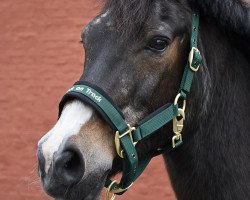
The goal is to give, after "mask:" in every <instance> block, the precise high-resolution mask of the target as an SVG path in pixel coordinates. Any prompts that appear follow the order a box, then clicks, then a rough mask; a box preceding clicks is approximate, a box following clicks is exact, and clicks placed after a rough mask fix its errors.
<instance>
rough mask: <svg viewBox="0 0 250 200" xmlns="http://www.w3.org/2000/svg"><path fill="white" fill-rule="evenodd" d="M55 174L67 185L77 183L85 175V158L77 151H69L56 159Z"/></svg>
mask: <svg viewBox="0 0 250 200" xmlns="http://www.w3.org/2000/svg"><path fill="white" fill-rule="evenodd" d="M55 173H56V175H57V176H58V178H59V179H61V180H62V181H63V183H65V184H73V183H77V182H78V181H80V180H81V178H82V176H83V174H84V162H83V158H82V156H81V154H80V152H78V151H77V150H67V151H64V152H62V153H61V154H60V155H57V156H56V157H55Z"/></svg>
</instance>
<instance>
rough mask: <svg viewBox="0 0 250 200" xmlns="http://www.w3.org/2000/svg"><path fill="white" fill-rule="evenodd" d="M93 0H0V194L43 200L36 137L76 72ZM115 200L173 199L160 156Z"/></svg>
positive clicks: (10, 199)
mask: <svg viewBox="0 0 250 200" xmlns="http://www.w3.org/2000/svg"><path fill="white" fill-rule="evenodd" d="M100 8H101V3H100V2H95V1H93V0H74V1H67V0H53V1H49V0H25V1H24V0H11V1H10V0H1V3H0V91H1V94H0V199H1V200H49V199H51V198H50V197H48V196H46V195H45V194H44V192H43V191H42V188H41V186H40V182H39V179H38V176H37V163H36V146H37V141H38V140H39V139H40V138H41V137H42V136H43V135H44V134H45V133H46V132H47V131H48V130H49V129H50V128H51V127H52V126H53V125H54V124H55V122H56V120H57V112H58V103H59V101H60V99H61V97H62V95H63V94H64V93H65V91H66V90H67V89H68V88H69V87H70V86H71V85H72V84H73V83H74V82H75V81H76V80H78V78H79V77H80V75H81V73H82V70H83V60H84V52H83V49H82V44H81V43H80V34H81V31H82V29H83V28H84V26H85V25H86V24H87V23H88V22H89V21H90V20H91V19H92V18H93V17H94V16H95V15H96V14H97V13H98V12H99V11H100ZM117 199H118V200H119V199H120V200H127V199H130V200H135V199H136V200H141V199H143V200H152V199H168V200H174V199H175V197H174V195H173V192H172V189H171V186H170V184H169V181H168V177H167V173H166V171H165V168H164V164H163V161H162V158H161V157H157V158H156V159H154V160H153V161H152V163H151V165H150V166H149V167H148V169H147V170H146V172H145V173H144V174H143V175H142V176H141V177H140V179H139V180H138V181H137V182H136V184H135V185H134V186H133V187H132V188H131V189H130V190H129V191H128V192H127V193H126V194H124V196H122V197H117Z"/></svg>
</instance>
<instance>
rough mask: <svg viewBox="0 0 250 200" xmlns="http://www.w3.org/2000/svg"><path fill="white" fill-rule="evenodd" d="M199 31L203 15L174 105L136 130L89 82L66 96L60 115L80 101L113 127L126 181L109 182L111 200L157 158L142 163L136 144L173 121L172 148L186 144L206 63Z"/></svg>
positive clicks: (195, 17)
mask: <svg viewBox="0 0 250 200" xmlns="http://www.w3.org/2000/svg"><path fill="white" fill-rule="evenodd" d="M198 28H199V14H198V13H196V12H193V13H192V33H191V41H190V46H191V47H190V48H191V51H190V53H189V58H188V62H187V65H186V67H185V70H184V73H183V77H182V81H181V84H180V88H179V92H178V94H177V96H176V98H175V101H174V103H172V104H166V105H164V106H163V107H161V108H159V109H158V110H156V111H155V112H153V113H152V114H150V115H149V116H147V117H146V118H145V119H144V120H142V121H141V122H139V123H138V124H137V125H136V126H135V127H132V126H131V125H129V124H127V123H126V121H125V118H124V116H123V114H122V112H121V111H120V109H119V108H118V107H117V106H116V105H115V104H114V103H113V101H112V99H111V98H110V97H109V96H108V95H107V94H106V93H105V92H104V91H103V90H102V89H101V88H99V87H97V86H95V85H92V84H91V83H89V82H85V81H78V82H76V83H75V84H74V85H73V87H72V88H70V89H69V90H68V91H67V93H66V94H65V95H64V96H63V98H62V100H61V102H60V105H59V116H60V114H61V112H62V109H63V106H64V105H65V103H66V101H68V100H69V99H78V100H80V101H82V102H86V103H88V104H90V105H91V106H93V107H94V108H95V109H96V110H97V111H98V112H99V114H101V116H102V117H103V118H104V119H105V121H106V122H107V123H108V124H109V125H110V127H111V128H112V129H113V130H114V131H115V146H116V151H117V154H118V155H119V156H120V157H121V158H122V161H123V162H122V178H121V181H120V182H117V181H111V180H109V179H107V181H106V183H105V187H107V193H106V199H107V200H108V199H109V198H110V197H109V194H110V193H111V194H112V196H111V200H114V198H115V195H116V194H118V195H121V194H123V193H124V192H125V191H127V190H128V188H130V187H131V186H132V185H133V183H134V181H135V180H136V179H137V178H138V177H139V176H140V175H141V173H142V172H143V171H144V169H145V168H146V166H147V165H148V163H149V162H150V160H151V159H152V157H154V155H151V156H148V157H145V158H144V159H142V160H141V161H140V162H139V160H138V155H137V151H136V148H135V145H136V144H137V142H139V141H141V140H143V139H144V138H146V137H147V136H149V135H152V134H153V133H155V132H156V131H157V130H159V129H160V128H161V127H163V126H165V125H166V124H167V123H169V122H170V121H173V132H174V136H173V138H172V147H173V148H177V147H179V146H180V145H181V144H182V135H181V132H182V130H183V125H184V120H185V108H186V96H187V94H188V93H189V92H190V88H191V85H192V81H193V75H194V73H195V72H197V71H198V69H199V67H200V64H201V62H202V57H201V54H200V51H199V50H198V48H197V40H198Z"/></svg>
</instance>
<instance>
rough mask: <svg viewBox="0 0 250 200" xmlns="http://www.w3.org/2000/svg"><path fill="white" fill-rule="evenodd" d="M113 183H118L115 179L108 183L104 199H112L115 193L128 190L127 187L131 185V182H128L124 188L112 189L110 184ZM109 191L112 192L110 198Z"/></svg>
mask: <svg viewBox="0 0 250 200" xmlns="http://www.w3.org/2000/svg"><path fill="white" fill-rule="evenodd" d="M115 183H117V184H118V182H117V181H116V180H114V181H113V182H112V183H111V184H110V185H109V187H108V188H107V191H106V198H105V200H114V199H115V196H116V195H115V194H118V193H121V192H124V191H126V190H128V189H129V188H130V187H131V186H132V185H133V183H131V184H130V185H129V186H128V187H127V188H125V189H122V188H113V189H111V188H112V186H113V185H114V184H115ZM110 193H111V194H112V196H111V198H109V195H110Z"/></svg>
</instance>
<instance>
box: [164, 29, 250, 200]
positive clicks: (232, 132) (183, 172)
mask: <svg viewBox="0 0 250 200" xmlns="http://www.w3.org/2000/svg"><path fill="white" fill-rule="evenodd" d="M201 34H202V39H201V40H202V45H201V46H202V47H201V48H202V49H201V50H202V51H203V53H204V58H205V59H204V63H205V66H204V68H203V69H202V71H200V73H198V74H197V75H196V78H195V81H194V85H193V88H192V92H191V94H190V96H189V98H190V101H192V102H190V103H189V107H188V108H187V109H188V110H189V111H187V117H188V119H187V120H186V125H187V127H186V129H185V130H184V133H183V134H184V145H183V146H182V147H180V148H179V149H177V150H175V151H173V152H172V153H171V154H168V155H166V156H165V159H166V163H167V166H168V169H169V172H170V177H171V179H172V183H173V187H174V190H175V191H176V194H177V197H178V199H180V200H182V199H185V200H189V199H192V200H196V199H197V200H198V199H199V200H200V199H209V200H210V199H211V200H212V199H227V200H231V199H232V200H233V199H237V200H241V199H250V168H249V166H250V148H249V144H250V136H249V135H250V133H249V130H250V106H249V102H248V100H249V99H250V95H249V94H250V79H249V78H250V76H249V74H250V69H249V67H250V66H249V58H246V57H244V54H243V53H241V52H240V50H238V49H235V48H234V47H233V46H232V45H231V44H230V43H229V40H228V39H226V38H224V36H223V34H220V33H216V29H215V28H214V29H213V28H211V27H210V29H209V30H203V31H201ZM247 59H248V60H247Z"/></svg>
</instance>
